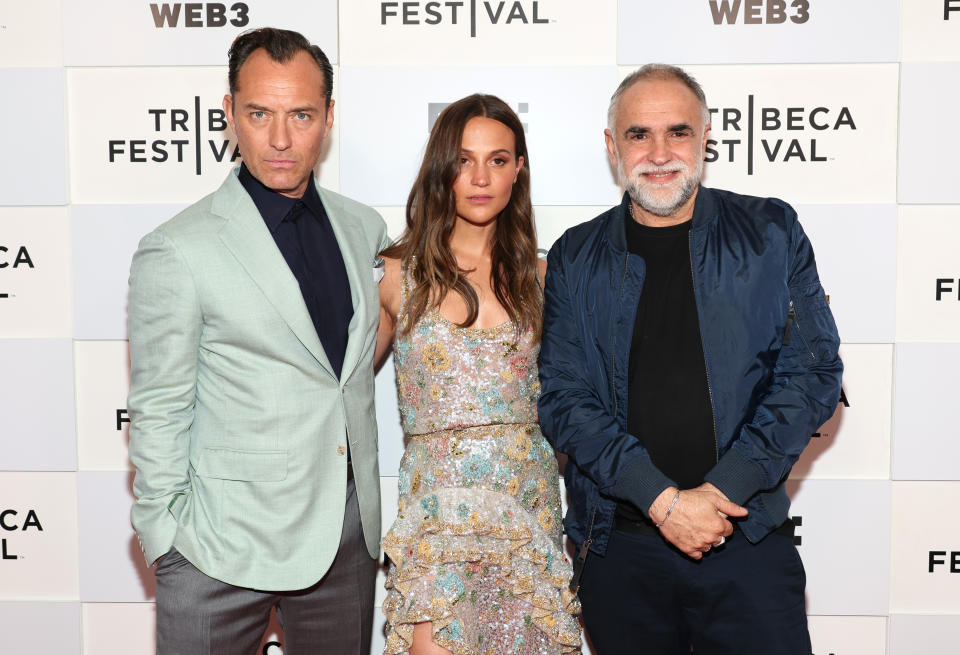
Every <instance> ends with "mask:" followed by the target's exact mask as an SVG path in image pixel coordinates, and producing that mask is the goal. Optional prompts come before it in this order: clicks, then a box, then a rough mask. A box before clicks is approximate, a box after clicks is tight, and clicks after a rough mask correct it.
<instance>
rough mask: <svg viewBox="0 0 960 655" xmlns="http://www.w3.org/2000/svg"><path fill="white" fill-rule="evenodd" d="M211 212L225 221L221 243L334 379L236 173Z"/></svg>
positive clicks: (295, 288)
mask: <svg viewBox="0 0 960 655" xmlns="http://www.w3.org/2000/svg"><path fill="white" fill-rule="evenodd" d="M211 211H212V212H213V213H214V214H217V215H219V216H222V217H223V218H225V219H226V221H225V223H224V225H223V227H222V228H221V229H220V239H221V241H223V243H224V245H225V246H226V247H227V248H228V249H229V250H230V251H231V252H232V253H233V255H234V256H235V257H236V258H237V261H238V262H240V265H241V266H242V267H243V268H244V269H245V270H246V271H247V273H248V274H249V275H250V277H251V278H253V281H254V282H255V283H256V284H257V286H258V287H260V290H261V291H263V295H264V297H265V298H266V299H267V301H268V302H269V303H270V304H271V305H273V307H274V309H276V310H277V313H279V314H280V316H281V317H282V318H283V320H284V321H285V322H286V323H287V325H289V326H290V329H291V330H292V331H293V333H294V334H295V335H296V336H297V338H298V339H299V340H300V343H302V344H303V345H304V347H306V349H307V350H309V351H310V353H311V354H312V355H313V356H314V357H315V358H316V360H317V361H318V362H319V363H320V365H321V366H322V367H323V369H324V370H325V371H326V372H327V373H328V374H329V375H330V376H332V377H333V378H336V375H335V374H334V373H333V369H332V368H331V366H330V360H328V359H327V354H326V353H325V352H324V350H323V346H322V345H321V343H320V337H318V336H317V330H316V327H314V325H313V320H312V319H311V318H310V312H309V311H307V305H306V303H304V302H303V295H302V293H301V292H300V284H299V283H298V282H297V278H296V277H295V276H294V275H293V273H292V272H291V271H290V267H289V266H288V265H287V262H286V260H285V259H284V258H283V255H282V254H280V250H279V249H278V248H277V245H276V242H275V241H274V240H273V235H271V234H270V230H269V229H268V228H267V225H266V223H264V222H263V218H262V217H261V216H260V212H259V211H258V210H257V207H256V205H254V204H253V200H251V199H250V196H249V195H248V194H247V192H246V190H245V189H244V188H243V185H242V184H240V181H239V180H238V179H237V176H236V171H232V172H231V173H230V175H228V176H227V180H226V181H225V182H224V183H223V186H221V187H220V189H219V190H218V191H217V192H216V194H215V195H214V198H213V204H212V207H211ZM338 238H339V237H338ZM344 259H346V257H344ZM348 270H349V269H348ZM354 305H356V296H355V294H354ZM354 312H355V313H356V310H354ZM354 318H356V316H354Z"/></svg>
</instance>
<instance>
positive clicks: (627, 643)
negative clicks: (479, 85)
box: [539, 64, 843, 655]
mask: <svg viewBox="0 0 960 655" xmlns="http://www.w3.org/2000/svg"><path fill="white" fill-rule="evenodd" d="M709 119H710V113H709V110H708V107H707V104H706V99H705V97H704V94H703V90H702V89H701V87H700V85H699V84H698V83H697V82H696V81H695V80H693V79H692V78H691V77H690V76H689V75H687V74H686V73H685V72H684V71H683V70H681V69H679V68H676V67H673V66H666V65H662V64H651V65H648V66H644V67H643V68H641V69H639V70H637V71H636V72H634V73H633V74H631V75H630V76H628V77H627V78H626V79H625V80H624V81H623V83H622V84H621V85H620V87H619V88H618V89H617V91H616V93H614V95H613V97H612V99H611V102H610V114H609V129H608V130H606V131H605V136H606V142H607V150H608V152H609V154H610V159H611V163H612V164H614V165H615V166H616V167H617V170H618V172H619V175H620V180H621V184H622V185H623V186H624V187H625V188H626V190H627V192H626V193H625V194H624V197H623V202H622V203H621V204H620V205H619V206H617V207H614V208H612V209H610V210H608V211H607V212H604V213H603V214H601V215H600V216H598V217H597V218H595V219H593V220H592V221H589V222H587V223H584V224H582V225H579V226H576V227H574V228H572V229H570V230H568V231H567V232H566V233H565V234H564V235H563V236H562V237H561V238H560V239H559V240H558V241H557V242H556V244H554V246H553V248H551V250H550V255H549V258H548V262H549V266H548V269H547V278H546V285H545V296H546V301H545V318H544V331H543V342H542V346H541V363H540V376H541V382H542V385H543V390H542V395H541V398H540V402H539V410H540V421H541V423H542V425H543V428H544V431H545V432H546V434H547V436H548V438H550V439H551V441H552V442H553V444H554V445H555V447H556V449H557V450H558V451H559V452H563V453H566V454H567V455H568V456H569V463H568V465H567V468H566V471H565V480H566V486H567V490H568V492H569V500H570V508H569V511H568V513H567V517H566V527H567V532H568V534H569V535H570V537H571V539H572V540H573V541H574V542H575V544H576V545H577V547H578V550H579V553H578V562H577V563H578V566H577V574H576V575H575V579H574V582H573V585H574V586H577V585H579V593H580V596H581V600H582V602H583V612H584V620H585V623H586V626H587V630H588V631H589V633H590V636H591V638H592V640H593V643H594V645H595V647H596V648H597V651H598V653H600V654H606V653H613V654H616V655H623V654H626V653H634V652H643V653H654V654H669V655H681V654H684V655H689V653H690V650H691V647H693V649H694V651H695V652H696V653H697V654H698V655H699V654H701V653H707V654H711V655H715V654H719V653H751V654H753V653H756V654H766V653H770V654H776V655H791V654H794V653H795V654H796V655H809V653H810V639H809V635H808V632H807V622H806V612H805V606H804V586H805V583H806V578H805V574H804V570H803V564H802V563H801V561H800V558H799V555H798V553H797V549H796V547H795V546H794V543H793V539H792V536H793V525H792V523H791V522H790V521H789V520H788V519H787V512H788V509H789V506H790V500H789V498H788V497H787V495H786V492H785V491H784V487H783V483H784V481H785V480H786V478H787V476H788V474H789V473H790V469H791V467H792V466H793V464H794V462H796V460H797V458H798V457H799V455H800V453H801V452H802V451H803V449H804V447H806V445H807V442H808V440H809V439H810V436H811V435H812V434H813V432H814V431H815V430H816V429H817V428H818V427H819V426H820V425H821V424H822V423H823V422H824V421H826V420H827V419H828V418H829V417H830V415H831V414H832V413H833V411H834V409H835V408H836V405H837V402H838V400H839V396H840V376H841V373H842V370H843V365H842V363H841V362H840V359H839V357H838V354H837V350H838V347H839V341H840V339H839V336H838V335H837V329H836V325H835V323H834V320H833V316H832V315H831V312H830V309H829V306H828V305H827V299H826V296H825V295H824V292H823V289H822V288H821V286H820V281H819V278H818V275H817V268H816V263H815V261H814V256H813V250H812V248H811V246H810V242H809V241H808V240H807V238H806V236H805V235H804V233H803V229H802V228H801V227H800V224H799V222H798V221H797V216H796V213H795V212H794V211H793V209H792V208H791V207H790V206H789V205H787V204H786V203H784V202H782V201H780V200H777V199H772V198H770V199H764V198H755V197H751V196H743V195H738V194H735V193H731V192H728V191H720V190H715V189H708V188H706V187H703V186H700V180H701V178H702V174H703V156H704V149H705V146H706V140H707V135H708V133H709V130H710V125H709ZM588 553H592V555H590V557H589V558H587V554H588ZM628 626H629V627H631V628H632V627H633V626H636V627H637V629H635V630H634V629H629V630H628V629H625V628H627V627H628Z"/></svg>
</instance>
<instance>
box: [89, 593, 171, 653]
mask: <svg viewBox="0 0 960 655" xmlns="http://www.w3.org/2000/svg"><path fill="white" fill-rule="evenodd" d="M156 631H157V609H156V607H155V606H154V604H153V603H84V604H83V653H84V655H155V653H156V640H155V637H154V635H155V634H156Z"/></svg>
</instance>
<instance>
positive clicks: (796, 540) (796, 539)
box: [790, 514, 803, 546]
mask: <svg viewBox="0 0 960 655" xmlns="http://www.w3.org/2000/svg"><path fill="white" fill-rule="evenodd" d="M790 522H791V523H793V545H794V546H802V545H803V535H799V534H797V528H799V527H801V526H802V525H803V515H801V514H798V515H797V516H791V517H790Z"/></svg>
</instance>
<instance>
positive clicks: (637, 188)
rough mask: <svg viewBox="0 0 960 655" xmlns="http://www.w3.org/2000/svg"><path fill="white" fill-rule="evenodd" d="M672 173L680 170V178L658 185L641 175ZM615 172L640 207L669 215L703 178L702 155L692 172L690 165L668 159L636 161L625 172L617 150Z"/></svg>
mask: <svg viewBox="0 0 960 655" xmlns="http://www.w3.org/2000/svg"><path fill="white" fill-rule="evenodd" d="M701 154H702V153H701ZM673 172H679V173H680V177H679V178H678V179H676V180H674V181H672V182H667V183H665V184H657V183H656V182H651V181H650V180H649V179H648V178H646V177H644V175H645V174H648V173H673ZM617 173H618V174H619V176H620V184H621V185H622V186H623V187H624V188H625V189H626V191H627V193H628V194H630V199H631V200H633V202H635V203H637V205H638V206H639V207H640V208H641V209H643V210H644V211H647V212H650V213H651V214H653V215H655V216H669V215H671V214H672V213H673V212H675V211H676V210H678V209H679V208H680V207H682V206H683V205H684V204H685V203H686V202H687V201H688V200H690V198H691V197H693V194H694V192H695V191H696V190H697V185H698V184H700V179H701V178H702V177H703V157H702V156H701V157H699V158H698V159H697V168H696V170H695V171H693V173H692V174H691V173H690V167H689V166H687V165H686V164H685V163H684V162H682V161H675V162H667V163H666V164H664V165H663V166H655V165H653V164H637V165H636V166H635V167H634V168H633V170H632V171H630V174H629V175H627V173H626V171H624V170H623V161H622V160H621V159H620V154H619V153H617Z"/></svg>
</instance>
